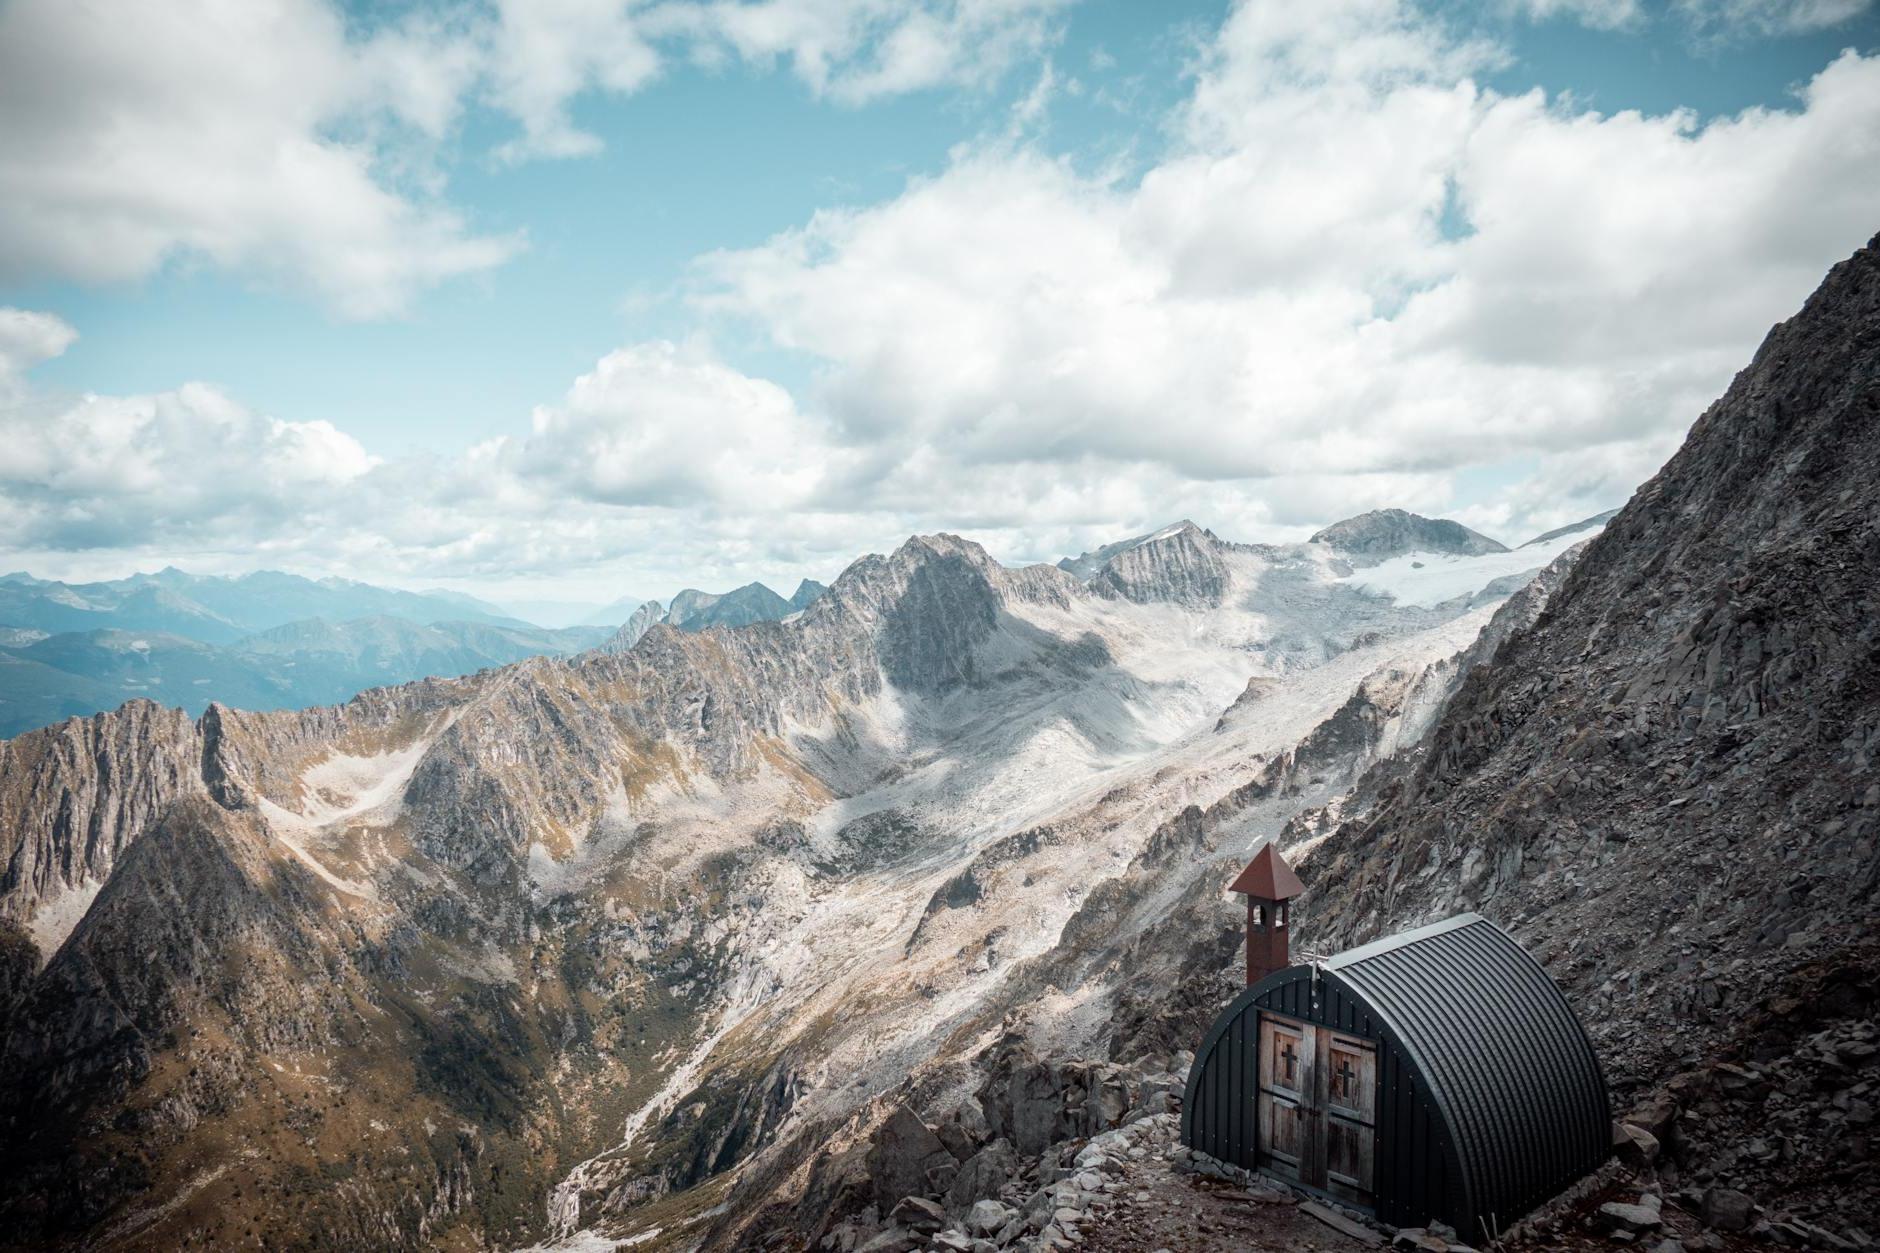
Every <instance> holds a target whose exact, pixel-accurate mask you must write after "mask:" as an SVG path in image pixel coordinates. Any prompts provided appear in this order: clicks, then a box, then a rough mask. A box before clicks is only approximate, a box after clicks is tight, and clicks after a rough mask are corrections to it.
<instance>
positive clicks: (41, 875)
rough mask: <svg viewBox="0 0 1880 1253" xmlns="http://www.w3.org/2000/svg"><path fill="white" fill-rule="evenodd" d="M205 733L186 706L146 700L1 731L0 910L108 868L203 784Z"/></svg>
mask: <svg viewBox="0 0 1880 1253" xmlns="http://www.w3.org/2000/svg"><path fill="white" fill-rule="evenodd" d="M199 743H200V741H199V737H198V735H197V732H196V728H195V727H194V726H193V725H192V724H191V722H190V719H189V718H188V717H187V716H185V715H184V714H183V713H182V711H181V710H176V709H165V708H163V707H162V706H159V705H156V704H153V703H151V702H150V701H144V700H136V701H131V702H130V703H128V704H126V705H124V706H123V707H122V708H120V709H118V710H115V711H114V712H111V713H104V714H95V715H93V716H92V717H90V718H84V719H76V718H75V719H71V720H69V721H66V722H62V723H59V724H57V725H56V726H50V727H46V728H44V729H43V730H39V731H34V732H31V733H29V734H26V735H22V736H20V737H19V738H17V739H12V740H4V741H0V855H3V864H4V871H0V917H10V918H15V919H19V920H22V921H23V920H25V919H27V918H29V917H30V916H31V915H32V914H33V912H34V911H35V910H36V909H37V908H38V907H39V906H40V905H41V904H42V903H45V902H50V901H53V900H56V899H57V898H58V897H60V896H62V895H64V894H66V893H68V892H74V891H78V890H81V889H82V888H83V887H84V886H85V885H86V884H88V883H90V884H96V883H101V882H103V881H104V880H105V879H107V878H109V877H110V875H111V871H112V868H113V866H115V864H116V863H117V860H118V858H119V857H120V856H122V854H123V852H124V849H125V846H126V845H128V844H129V843H130V842H131V840H132V839H134V838H135V837H136V836H137V834H138V833H139V832H141V831H142V830H144V829H145V828H146V827H148V826H150V825H152V824H153V823H154V822H155V821H156V819H157V817H158V816H159V815H161V814H162V813H163V812H164V811H165V810H166V809H167V808H169V806H170V804H171V802H173V801H174V800H176V799H177V798H178V797H180V796H183V795H186V794H188V793H191V792H194V791H199V790H200V788H201V781H200V777H199V773H198V758H199V755H200V749H199ZM71 922H72V923H76V922H77V918H73V919H71ZM58 938H59V939H61V940H62V939H63V938H64V936H63V935H60V936H59V937H58ZM47 955H48V956H49V954H47Z"/></svg>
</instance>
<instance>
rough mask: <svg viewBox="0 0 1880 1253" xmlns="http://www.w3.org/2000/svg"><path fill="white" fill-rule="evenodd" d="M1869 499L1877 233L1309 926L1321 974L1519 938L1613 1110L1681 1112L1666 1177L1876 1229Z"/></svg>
mask: <svg viewBox="0 0 1880 1253" xmlns="http://www.w3.org/2000/svg"><path fill="white" fill-rule="evenodd" d="M1877 482H1880V239H1876V240H1875V241H1874V242H1873V243H1871V244H1869V245H1868V246H1867V247H1866V248H1865V249H1863V250H1861V251H1860V252H1859V253H1857V254H1855V255H1854V256H1853V257H1852V258H1850V259H1849V260H1847V261H1845V262H1843V263H1841V264H1840V265H1838V266H1836V267H1835V268H1834V269H1833V271H1832V272H1830V274H1829V275H1828V277H1827V279H1826V280H1825V281H1824V283H1823V284H1822V286H1821V288H1820V290H1818V291H1817V292H1816V293H1815V294H1814V296H1813V297H1811V298H1810V299H1809V301H1808V302H1807V304H1806V306H1805V307H1804V308H1803V309H1802V311H1801V312H1800V313H1798V314H1797V315H1796V316H1795V317H1793V318H1792V319H1790V320H1789V321H1787V322H1785V323H1783V324H1782V325H1780V326H1778V327H1776V328H1775V329H1774V330H1773V331H1771V332H1770V334H1769V336H1768V338H1767V339H1766V340H1765V341H1764V342H1763V345H1762V347H1761V348H1760V349H1759V350H1758V352H1757V353H1756V356H1755V358H1754V360H1753V361H1752V362H1751V363H1750V365H1749V367H1748V368H1747V369H1745V370H1744V371H1743V372H1742V373H1740V374H1739V375H1738V376H1737V377H1736V379H1735V381H1734V382H1733V383H1732V384H1731V386H1730V388H1729V390H1728V391H1727V392H1726V393H1725V394H1724V396H1723V397H1722V398H1721V399H1720V400H1718V401H1717V402H1716V403H1715V404H1714V405H1712V406H1711V407H1710V409H1709V410H1708V411H1706V412H1705V413H1704V415H1703V416H1702V417H1701V418H1700V419H1699V420H1698V422H1697V424H1696V425H1695V426H1694V427H1693V428H1692V430H1691V433H1690V436H1689V438H1688V439H1687V440H1686V442H1685V444H1684V446H1683V448H1682V449H1681V450H1680V451H1679V452H1678V454H1677V455H1676V456H1675V457H1673V458H1672V460H1671V461H1670V463H1669V464H1667V465H1666V466H1665V468H1664V470H1663V471H1662V472H1661V473H1659V474H1658V475H1657V476H1656V477H1655V478H1653V479H1652V480H1651V481H1650V482H1649V483H1647V484H1646V485H1645V486H1644V487H1643V488H1641V489H1640V490H1639V492H1638V493H1637V494H1636V495H1635V496H1634V498H1633V500H1632V501H1631V503H1630V504H1628V505H1627V506H1626V507H1625V508H1624V509H1623V510H1622V511H1621V512H1620V513H1619V514H1618V515H1617V516H1616V517H1615V518H1614V519H1613V520H1612V521H1611V522H1610V523H1609V524H1608V525H1607V527H1606V529H1605V531H1604V532H1603V533H1602V534H1601V535H1599V536H1598V537H1597V538H1595V539H1593V540H1592V541H1590V543H1588V545H1587V547H1586V551H1585V554H1584V556H1583V557H1582V558H1581V560H1580V561H1579V562H1578V563H1577V564H1575V565H1574V567H1573V569H1572V571H1571V573H1570V574H1569V575H1568V576H1567V578H1566V579H1565V581H1564V584H1563V585H1562V586H1561V587H1560V589H1559V591H1558V593H1557V594H1556V595H1554V597H1553V598H1552V599H1551V601H1550V602H1549V604H1548V607H1547V611H1546V612H1545V613H1544V614H1542V615H1541V616H1540V617H1539V619H1538V620H1537V621H1536V622H1535V623H1534V625H1533V626H1532V627H1531V628H1529V629H1527V630H1525V631H1522V632H1519V633H1516V634H1515V635H1514V636H1512V638H1510V639H1509V640H1507V641H1506V643H1504V644H1503V645H1502V646H1501V648H1500V649H1499V651H1498V652H1497V653H1496V655H1495V657H1494V661H1493V664H1490V665H1484V666H1480V667H1477V668H1476V669H1475V670H1474V671H1473V672H1472V673H1471V674H1470V676H1469V678H1468V679H1467V680H1466V681H1465V682H1464V683H1463V685H1462V687H1461V689H1460V691H1459V692H1458V694H1457V695H1456V696H1455V698H1454V699H1453V701H1452V702H1451V703H1450V705H1449V707H1448V709H1447V710H1446V712H1445V714H1444V716H1443V718H1442V721H1441V722H1440V724H1439V725H1438V726H1437V728H1436V729H1435V731H1434V732H1433V733H1432V736H1431V738H1430V741H1429V745H1428V749H1427V752H1426V754H1425V755H1424V756H1423V758H1422V760H1421V762H1420V764H1419V765H1418V767H1417V769H1416V770H1415V771H1414V773H1411V774H1409V775H1408V776H1407V777H1405V778H1402V779H1399V780H1395V781H1393V782H1392V783H1391V784H1390V785H1389V786H1388V787H1387V788H1386V790H1385V792H1384V795H1383V796H1382V798H1381V799H1380V801H1379V802H1378V804H1377V807H1376V810H1375V812H1374V813H1372V814H1371V815H1370V816H1369V817H1367V818H1365V819H1363V820H1361V821H1354V822H1351V823H1348V824H1346V825H1345V826H1343V827H1342V828H1340V829H1339V830H1338V831H1337V832H1335V833H1334V834H1333V835H1332V836H1331V837H1330V838H1329V839H1328V840H1327V841H1326V842H1325V844H1324V846H1323V847H1322V848H1321V849H1320V850H1319V851H1318V852H1317V853H1316V854H1315V855H1314V856H1313V857H1312V859H1311V861H1310V863H1309V873H1307V875H1306V879H1307V882H1308V884H1313V885H1316V886H1314V887H1313V889H1312V890H1311V892H1310V894H1309V896H1308V898H1307V900H1306V901H1305V902H1304V903H1303V905H1302V907H1301V909H1300V918H1301V921H1302V924H1303V928H1304V934H1305V935H1306V936H1307V937H1308V938H1309V939H1310V940H1311V941H1312V942H1313V943H1315V944H1316V945H1318V946H1319V947H1322V948H1325V949H1328V950H1330V949H1337V948H1342V947H1344V946H1346V945H1349V944H1355V943H1359V942H1362V941H1364V940H1368V939H1370V938H1373V937H1374V936H1377V935H1379V934H1383V933H1386V932H1389V931H1392V930H1395V929H1397V928H1399V927H1402V926H1407V925H1410V924H1413V923H1416V922H1419V921H1422V920H1424V919H1427V918H1433V917H1437V916H1441V915H1445V914H1448V913H1451V912H1454V911H1456V910H1459V909H1477V910H1481V911H1482V912H1484V913H1487V914H1489V915H1490V916H1492V917H1495V918H1497V919H1499V920H1501V921H1503V922H1504V923H1507V924H1510V925H1512V926H1513V927H1514V929H1515V932H1516V934H1517V935H1518V937H1519V938H1520V939H1521V940H1522V941H1523V942H1524V943H1525V944H1527V945H1528V946H1529V947H1530V948H1531V949H1532V950H1533V951H1534V952H1535V953H1536V955H1537V956H1539V957H1540V958H1541V959H1542V960H1543V961H1544V962H1545V963H1546V965H1547V966H1548V968H1549V970H1550V971H1552V972H1553V974H1554V975H1555V976H1556V977H1557V978H1558V979H1560V980H1561V981H1562V983H1563V984H1564V986H1565V987H1566V990H1567V993H1568V995H1569V997H1570V998H1571V999H1572V1000H1573V1001H1574V1003H1575V1004H1576V1006H1578V1008H1579V1009H1580V1012H1581V1014H1582V1016H1583V1018H1584V1019H1585V1021H1586V1022H1587V1023H1588V1025H1589V1027H1590V1029H1591V1031H1592V1033H1593V1035H1594V1038H1595V1042H1596V1044H1597V1045H1598V1047H1599V1050H1600V1053H1601V1055H1602V1057H1603V1059H1604V1061H1605V1064H1606V1067H1607V1072H1608V1077H1609V1079H1610V1080H1611V1081H1612V1083H1613V1084H1614V1086H1615V1089H1616V1090H1617V1091H1618V1092H1619V1093H1620V1094H1621V1095H1622V1096H1623V1097H1625V1098H1627V1099H1630V1098H1631V1097H1634V1096H1637V1097H1640V1098H1647V1097H1648V1094H1650V1093H1652V1092H1653V1091H1654V1090H1656V1091H1658V1093H1659V1096H1660V1097H1661V1098H1664V1099H1668V1100H1669V1101H1670V1102H1671V1104H1670V1106H1669V1115H1668V1116H1657V1117H1654V1118H1653V1119H1652V1122H1653V1125H1655V1126H1656V1129H1657V1131H1658V1132H1659V1133H1660V1134H1663V1135H1665V1136H1666V1137H1667V1138H1668V1139H1669V1140H1670V1142H1671V1143H1670V1144H1669V1145H1668V1146H1667V1170H1668V1172H1669V1175H1670V1179H1671V1182H1672V1183H1674V1184H1676V1185H1678V1186H1692V1185H1695V1186H1698V1187H1707V1186H1714V1185H1717V1184H1728V1185H1731V1186H1733V1187H1734V1188H1735V1189H1736V1190H1738V1191H1741V1192H1743V1193H1746V1194H1748V1195H1751V1196H1754V1197H1757V1198H1760V1199H1761V1200H1762V1201H1763V1202H1764V1203H1765V1205H1766V1206H1768V1207H1769V1208H1770V1209H1771V1210H1772V1211H1774V1210H1784V1209H1786V1210H1789V1211H1792V1212H1795V1213H1799V1214H1802V1215H1803V1216H1805V1217H1812V1218H1813V1219H1815V1220H1818V1221H1819V1222H1820V1223H1822V1224H1824V1225H1827V1226H1831V1227H1835V1228H1837V1229H1839V1230H1842V1231H1845V1230H1846V1229H1848V1228H1850V1227H1856V1226H1860V1227H1865V1228H1866V1229H1867V1230H1868V1231H1869V1232H1870V1233H1871V1232H1872V1225H1871V1220H1872V1216H1873V1215H1874V1214H1875V1213H1876V1212H1880V1189H1877V1188H1876V1183H1875V1181H1876V1178H1880V1171H1876V1168H1875V1166H1874V1164H1873V1163H1874V1157H1873V1154H1874V1148H1875V1144H1874V1139H1873V1109H1874V1098H1875V1095H1876V1082H1877V1081H1880V1076H1877V1075H1876V1073H1875V1071H1874V1070H1873V1068H1872V1063H1873V1060H1874V1052H1875V1050H1874V1048H1873V1045H1872V1041H1873V1039H1874V1038H1875V1036H1876V1034H1877V1033H1876V1030H1875V1025H1874V1016H1875V1012H1876V999H1877V997H1880V938H1877V937H1876V932H1875V924H1876V921H1877V920H1880V856H1876V845H1877V844H1880V771H1877V770H1876V756H1880V492H1876V490H1875V486H1874V485H1875V484H1876V483H1877ZM1863 1041H1865V1043H1863ZM1824 1050H1825V1053H1824ZM1837 1050H1839V1051H1837ZM1823 1056H1825V1057H1826V1058H1827V1061H1826V1062H1825V1063H1824V1062H1823V1061H1822V1060H1821V1058H1822V1057H1823ZM1667 1081H1669V1082H1670V1083H1671V1088H1670V1090H1669V1091H1670V1093H1671V1095H1670V1096H1669V1097H1666V1096H1665V1090H1664V1089H1662V1088H1661V1087H1660V1085H1663V1084H1665V1083H1666V1082H1667ZM1658 1108H1659V1111H1660V1113H1661V1114H1662V1113H1663V1111H1664V1107H1663V1106H1659V1107H1658Z"/></svg>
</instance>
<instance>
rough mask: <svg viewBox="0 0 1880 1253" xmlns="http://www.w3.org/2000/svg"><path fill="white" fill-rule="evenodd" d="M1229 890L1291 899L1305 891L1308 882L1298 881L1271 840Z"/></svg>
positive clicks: (1269, 898) (1264, 898)
mask: <svg viewBox="0 0 1880 1253" xmlns="http://www.w3.org/2000/svg"><path fill="white" fill-rule="evenodd" d="M1227 890H1228V891H1229V892H1245V893H1246V894H1247V895H1248V896H1250V897H1252V898H1254V899H1255V900H1262V901H1289V900H1291V899H1292V898H1293V897H1295V896H1298V895H1299V894H1300V893H1301V892H1304V891H1305V890H1306V885H1305V884H1303V883H1301V882H1300V881H1299V876H1298V875H1296V874H1294V873H1293V868H1292V867H1291V866H1288V865H1287V864H1286V859H1285V858H1284V857H1281V856H1280V855H1279V849H1277V848H1276V847H1274V845H1273V842H1272V841H1271V840H1268V841H1267V842H1266V843H1265V844H1262V845H1261V846H1260V851H1259V852H1257V853H1255V854H1254V855H1253V860H1252V861H1250V862H1248V863H1247V868H1246V869H1245V870H1243V871H1241V872H1240V877H1239V878H1238V879H1235V880H1234V882H1233V883H1232V885H1230V886H1229V887H1228V889H1227Z"/></svg>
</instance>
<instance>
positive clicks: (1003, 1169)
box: [947, 1140, 1018, 1214]
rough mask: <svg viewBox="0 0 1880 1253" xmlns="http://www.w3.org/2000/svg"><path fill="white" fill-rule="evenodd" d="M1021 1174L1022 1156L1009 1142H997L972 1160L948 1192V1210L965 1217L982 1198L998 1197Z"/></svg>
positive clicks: (978, 1153)
mask: <svg viewBox="0 0 1880 1253" xmlns="http://www.w3.org/2000/svg"><path fill="white" fill-rule="evenodd" d="M1017 1174H1018V1154H1017V1153H1015V1152H1013V1151H1012V1145H1011V1143H1010V1142H1009V1141H1007V1140H994V1141H993V1142H992V1143H991V1144H988V1145H987V1146H986V1147H985V1148H983V1149H981V1150H979V1152H977V1153H975V1154H973V1155H972V1157H970V1158H968V1159H967V1161H966V1164H965V1165H963V1166H961V1167H960V1173H959V1174H958V1175H956V1176H954V1179H953V1183H952V1186H950V1187H949V1188H948V1189H947V1209H948V1210H950V1211H951V1212H953V1213H955V1214H963V1213H965V1212H966V1211H967V1210H968V1209H969V1208H971V1207H972V1204H973V1202H974V1201H977V1200H979V1199H980V1198H981V1197H996V1196H998V1195H999V1189H1001V1188H1003V1187H1004V1186H1005V1185H1006V1183H1007V1181H1009V1180H1010V1179H1012V1178H1013V1177H1014V1176H1016V1175H1017Z"/></svg>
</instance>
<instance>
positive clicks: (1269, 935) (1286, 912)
mask: <svg viewBox="0 0 1880 1253" xmlns="http://www.w3.org/2000/svg"><path fill="white" fill-rule="evenodd" d="M1227 890H1228V891H1230V892H1243V893H1245V894H1246V897H1247V986H1248V987H1252V986H1253V985H1254V984H1256V983H1258V982H1260V980H1262V979H1264V978H1266V977H1267V976H1268V975H1270V974H1272V973H1273V972H1274V971H1276V970H1284V969H1286V967H1288V966H1290V965H1292V956H1291V954H1292V943H1291V940H1290V938H1289V937H1288V934H1287V933H1288V932H1289V931H1290V930H1291V929H1292V905H1291V903H1290V902H1291V901H1292V898H1293V897H1295V896H1298V895H1299V894H1300V893H1301V892H1304V891H1305V890H1306V885H1305V884H1303V883H1301V882H1300V881H1299V876H1298V875H1296V874H1294V873H1293V868H1292V867H1291V866H1288V865H1287V864H1286V859H1285V858H1284V857H1281V856H1280V855H1279V850H1278V849H1277V848H1275V847H1273V843H1272V841H1270V840H1269V841H1267V842H1266V843H1265V844H1262V845H1261V846H1260V851H1259V852H1257V853H1255V854H1254V855H1253V860H1252V861H1250V862H1248V863H1247V868H1246V869H1245V870H1243V871H1241V872H1240V877H1239V878H1238V879H1235V880H1234V882H1233V883H1232V885H1230V886H1229V887H1228V889H1227Z"/></svg>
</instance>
